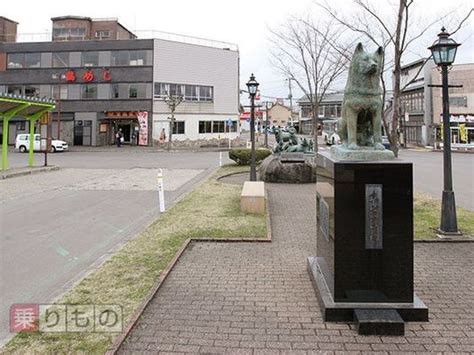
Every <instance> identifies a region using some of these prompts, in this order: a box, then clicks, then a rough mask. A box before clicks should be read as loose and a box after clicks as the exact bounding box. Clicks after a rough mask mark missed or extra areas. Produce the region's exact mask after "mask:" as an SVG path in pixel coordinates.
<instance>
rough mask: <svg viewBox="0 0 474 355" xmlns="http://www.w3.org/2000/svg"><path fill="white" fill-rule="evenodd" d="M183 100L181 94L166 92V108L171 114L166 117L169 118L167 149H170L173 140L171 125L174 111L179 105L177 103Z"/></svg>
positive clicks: (172, 124) (172, 125) (173, 119)
mask: <svg viewBox="0 0 474 355" xmlns="http://www.w3.org/2000/svg"><path fill="white" fill-rule="evenodd" d="M181 102H183V96H182V95H170V94H168V95H167V96H166V97H165V103H166V104H167V105H168V108H169V109H170V113H171V116H170V117H168V119H169V120H170V133H169V134H170V138H169V140H168V150H170V149H171V144H172V140H173V127H174V123H175V121H176V119H175V118H174V112H175V111H176V108H177V107H178V106H179V104H180V103H181Z"/></svg>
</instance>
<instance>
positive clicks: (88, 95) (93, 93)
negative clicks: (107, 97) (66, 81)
mask: <svg viewBox="0 0 474 355" xmlns="http://www.w3.org/2000/svg"><path fill="white" fill-rule="evenodd" d="M81 98H82V99H86V100H87V99H97V84H84V85H81Z"/></svg>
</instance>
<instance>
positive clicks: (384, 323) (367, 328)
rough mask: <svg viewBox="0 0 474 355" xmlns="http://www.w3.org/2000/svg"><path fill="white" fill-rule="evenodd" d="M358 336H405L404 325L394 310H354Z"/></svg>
mask: <svg viewBox="0 0 474 355" xmlns="http://www.w3.org/2000/svg"><path fill="white" fill-rule="evenodd" d="M354 321H355V322H356V323H357V328H358V331H359V334H360V335H405V323H404V322H403V319H402V317H401V316H400V314H399V313H398V312H397V311H396V310H394V309H354Z"/></svg>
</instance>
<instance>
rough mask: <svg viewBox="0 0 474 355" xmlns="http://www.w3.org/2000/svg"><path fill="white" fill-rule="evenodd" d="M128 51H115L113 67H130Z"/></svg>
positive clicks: (112, 54) (112, 55)
mask: <svg viewBox="0 0 474 355" xmlns="http://www.w3.org/2000/svg"><path fill="white" fill-rule="evenodd" d="M128 58H129V56H128V51H113V52H112V53H111V65H112V66H126V65H128Z"/></svg>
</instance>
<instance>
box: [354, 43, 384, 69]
mask: <svg viewBox="0 0 474 355" xmlns="http://www.w3.org/2000/svg"><path fill="white" fill-rule="evenodd" d="M382 60H383V48H382V47H379V48H378V49H377V50H376V51H375V53H367V52H365V51H364V47H363V46H362V43H359V44H358V45H357V47H356V50H355V52H354V57H353V59H352V65H355V67H354V69H355V71H357V72H358V73H361V74H363V75H367V76H372V75H379V74H380V71H381V70H382Z"/></svg>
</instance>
